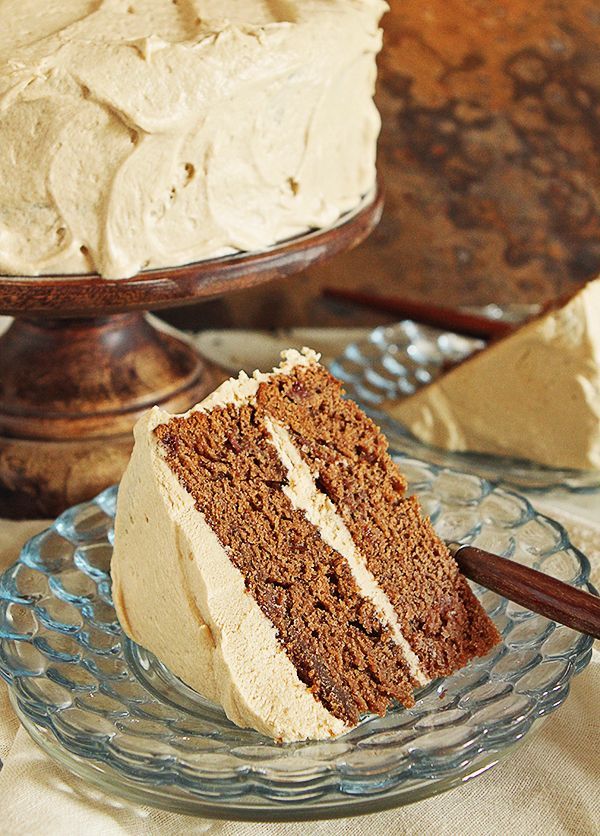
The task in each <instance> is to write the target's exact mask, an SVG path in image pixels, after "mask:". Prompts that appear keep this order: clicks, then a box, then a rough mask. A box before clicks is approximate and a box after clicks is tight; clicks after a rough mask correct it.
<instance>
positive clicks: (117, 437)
mask: <svg viewBox="0 0 600 836" xmlns="http://www.w3.org/2000/svg"><path fill="white" fill-rule="evenodd" d="M211 388H212V385H211V381H209V380H208V376H207V373H206V369H205V366H204V364H203V362H202V360H201V359H200V357H199V356H198V354H197V353H196V351H195V350H194V349H193V347H192V346H191V345H189V344H188V343H186V342H184V341H182V340H179V339H177V338H176V337H174V336H173V335H172V334H171V333H167V332H165V331H162V330H159V329H158V328H156V327H155V326H154V325H153V324H151V323H150V322H149V321H148V320H147V319H146V318H145V317H144V315H143V314H140V313H133V314H116V315H112V316H106V317H99V318H96V319H54V320H53V319H45V320H42V319H19V320H15V321H14V322H13V324H12V325H11V327H10V328H9V330H8V331H7V332H6V333H5V334H4V336H2V337H1V338H0V510H1V513H2V514H4V515H9V516H11V517H40V516H42V517H47V516H55V515H56V514H57V513H59V512H60V511H62V510H64V509H65V508H66V507H68V506H69V505H72V504H73V503H75V502H81V501H82V500H84V499H89V498H91V497H93V496H94V495H95V494H96V493H98V491H100V490H102V489H103V488H105V487H107V486H108V485H111V484H113V483H114V482H117V481H118V480H119V478H120V476H121V474H122V472H123V469H124V467H125V465H126V463H127V460H128V458H129V454H130V452H131V447H132V440H133V439H132V435H131V429H132V427H133V424H134V423H135V421H136V420H137V418H138V417H139V415H141V414H142V413H143V412H144V411H145V410H146V409H148V408H149V407H151V406H152V405H154V404H159V405H161V406H164V407H165V408H166V409H169V410H170V411H182V410H185V409H187V408H188V407H189V406H191V405H192V404H193V403H195V402H196V401H198V400H200V399H201V398H202V396H203V395H205V394H206V393H207V392H208V391H209V390H210V389H211Z"/></svg>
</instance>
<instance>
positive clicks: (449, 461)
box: [329, 305, 600, 493]
mask: <svg viewBox="0 0 600 836" xmlns="http://www.w3.org/2000/svg"><path fill="white" fill-rule="evenodd" d="M513 308H514V310H513ZM470 310H473V311H478V312H480V313H481V312H483V313H484V314H487V315H491V316H492V317H493V318H495V319H499V318H503V319H506V320H508V321H518V319H519V318H521V317H522V316H523V314H524V312H525V311H526V310H527V308H526V306H512V307H509V308H507V309H504V310H503V309H501V308H499V307H498V306H495V305H493V306H486V307H485V308H482V309H475V308H471V309H470ZM482 346H483V343H482V342H481V341H480V340H476V339H471V338H469V337H463V336H460V335H458V334H454V333H453V332H450V331H441V330H438V329H437V328H430V327H428V326H425V325H421V324H419V323H417V322H413V321H412V320H403V321H402V322H399V323H397V324H396V325H390V326H380V327H378V328H375V329H374V330H373V331H372V332H371V333H370V334H369V336H368V337H367V338H365V339H364V340H361V341H359V342H355V343H351V344H350V345H348V346H347V348H346V349H345V351H344V353H343V355H342V356H341V357H338V358H337V359H335V360H334V361H333V362H332V363H330V364H329V368H330V370H331V372H332V374H334V375H335V376H336V377H339V378H340V380H342V381H343V382H344V385H345V387H346V390H347V392H348V395H349V396H350V397H352V398H354V399H355V400H356V401H357V402H358V403H360V405H361V407H362V408H363V409H364V410H365V411H366V412H367V413H368V414H369V415H370V416H371V417H372V418H373V420H374V421H376V422H377V423H378V424H379V426H380V427H381V428H382V429H383V431H384V433H385V434H386V435H387V437H388V439H389V441H390V445H391V447H392V448H393V450H394V451H397V452H399V453H403V454H405V455H408V456H414V457H415V458H419V459H423V460H425V461H430V462H432V463H433V464H436V465H439V466H442V467H451V468H454V469H456V470H464V471H468V472H470V473H477V474H478V475H479V476H482V477H483V478H484V479H489V480H490V481H493V482H497V483H499V484H504V485H508V486H510V487H513V488H516V489H518V490H526V491H531V492H535V493H546V492H550V491H566V492H569V493H595V492H597V491H598V490H600V471H594V470H569V469H565V468H551V467H546V466H544V465H540V464H538V463H536V462H532V461H528V460H525V459H516V458H511V457H509V456H495V455H487V454H483V453H471V452H456V453H453V452H449V451H447V450H443V449H441V448H439V447H433V446H431V445H428V444H425V443H423V442H422V441H419V439H417V438H415V436H414V435H412V433H411V432H410V431H409V430H408V429H407V428H406V427H405V426H403V425H402V424H401V423H400V422H399V421H396V420H395V419H393V418H391V417H390V416H389V415H388V414H387V413H385V412H384V411H382V410H381V409H380V408H379V405H380V404H381V402H382V401H383V400H385V399H388V398H391V397H396V398H400V397H402V396H403V395H409V394H411V393H412V392H414V391H415V390H416V389H418V388H420V387H421V386H424V385H426V384H427V383H429V382H431V381H432V380H435V379H436V378H437V377H439V376H440V374H441V373H442V371H443V368H444V364H445V363H447V362H457V361H460V360H462V359H464V358H466V357H468V356H469V355H470V354H472V353H473V351H475V350H477V349H478V348H481V347H482Z"/></svg>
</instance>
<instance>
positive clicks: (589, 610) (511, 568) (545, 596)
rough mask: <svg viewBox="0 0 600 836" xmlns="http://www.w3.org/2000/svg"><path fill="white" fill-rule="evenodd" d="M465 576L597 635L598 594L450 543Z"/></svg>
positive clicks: (599, 631) (599, 617) (599, 633)
mask: <svg viewBox="0 0 600 836" xmlns="http://www.w3.org/2000/svg"><path fill="white" fill-rule="evenodd" d="M450 551H451V552H452V554H453V556H454V559H455V560H456V562H457V563H458V567H459V569H460V571H461V572H462V573H463V575H465V577H467V578H470V579H471V580H472V581H475V582H476V583H480V584H481V585H482V586H485V587H487V588H488V589H491V590H492V592H497V593H498V594H499V595H503V596H504V597H505V598H508V599H510V600H511V601H515V602H516V603H517V604H521V606H523V607H527V609H529V610H532V611H533V612H536V613H539V614H540V615H543V616H545V617H546V618H551V619H552V620H553V621H557V622H558V623H559V624H564V625H565V626H566V627H571V628H572V629H573V630H579V632H580V633H587V634H588V635H589V636H593V637H594V638H595V639H600V597H598V596H597V595H592V594H591V593H590V592H585V591H584V590H582V589H577V588H576V587H574V586H570V585H569V584H568V583H563V581H559V580H557V579H556V578H552V577H550V575H545V574H544V573H543V572H538V571H537V570H536V569H531V568H529V567H528V566H522V565H521V564H520V563H515V561H513V560H509V559H508V558H506V557H499V556H498V555H496V554H491V553H490V552H486V551H483V549H477V548H475V547H474V546H460V545H457V544H453V545H451V546H450Z"/></svg>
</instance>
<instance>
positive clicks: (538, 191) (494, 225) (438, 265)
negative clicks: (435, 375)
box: [166, 0, 600, 328]
mask: <svg viewBox="0 0 600 836" xmlns="http://www.w3.org/2000/svg"><path fill="white" fill-rule="evenodd" d="M391 5H392V10H391V12H390V13H389V14H388V15H387V17H386V19H385V47H384V51H383V54H382V56H381V61H380V66H381V73H380V84H379V91H378V96H377V101H378V105H379V108H380V110H381V113H382V117H383V131H382V136H381V145H380V172H381V174H382V177H383V179H384V181H385V185H386V191H387V203H386V210H385V214H384V218H383V221H382V223H381V225H380V227H379V229H378V230H377V231H376V232H375V234H374V235H372V237H371V238H370V240H369V241H368V242H367V243H366V244H364V245H363V246H361V247H360V248H359V249H358V250H356V251H354V252H353V253H349V254H347V255H344V256H341V257H338V258H336V259H334V260H333V261H331V262H330V263H329V264H327V265H325V266H323V267H320V268H318V269H313V270H311V271H310V272H309V273H308V274H305V275H304V276H301V277H299V278H294V279H291V280H287V281H285V282H281V283H279V284H274V285H270V286H268V287H266V288H261V289H257V290H252V291H245V292H243V293H239V294H234V295H232V296H230V297H228V298H223V299H221V300H218V301H216V302H210V303H207V304H204V305H202V306H195V307H194V308H192V309H188V310H187V311H175V312H171V313H170V314H167V315H166V316H167V318H168V319H170V320H171V321H173V322H176V323H177V324H180V325H185V326H188V327H195V328H203V327H228V326H233V327H273V326H287V325H302V324H313V325H318V324H321V325H327V324H332V325H333V324H340V325H346V324H351V323H364V324H368V323H377V322H380V321H385V320H386V316H385V315H384V314H381V313H373V312H366V311H363V310H361V309H359V308H356V307H354V306H351V305H346V304H340V303H333V302H330V301H324V300H323V299H321V298H320V288H321V287H323V286H324V285H336V286H347V287H352V288H362V289H370V290H373V291H380V292H386V293H396V294H402V295H406V296H408V297H410V298H414V299H420V300H425V299H430V300H432V301H435V302H441V303H450V304H460V303H466V302H469V303H487V302H490V301H495V302H500V303H502V302H510V301H518V302H543V301H546V300H548V299H550V298H552V297H554V296H557V295H560V294H562V293H564V292H567V291H568V290H569V289H571V288H573V287H575V286H576V284H577V283H578V282H581V281H582V280H584V279H586V278H588V277H590V276H592V275H593V274H595V273H597V272H600V213H599V211H598V210H599V204H600V0H568V2H566V0H504V1H503V2H498V0H426V1H425V0H391ZM388 319H389V318H388Z"/></svg>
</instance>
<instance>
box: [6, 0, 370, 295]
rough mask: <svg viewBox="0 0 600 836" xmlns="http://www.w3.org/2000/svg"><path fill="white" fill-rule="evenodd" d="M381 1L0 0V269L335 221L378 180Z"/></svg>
mask: <svg viewBox="0 0 600 836" xmlns="http://www.w3.org/2000/svg"><path fill="white" fill-rule="evenodd" d="M385 8H386V7H385V4H384V3H383V2H381V0H301V1H300V0H273V2H270V1H268V0H48V2H45V3H43V11H42V6H40V3H39V0H0V148H1V149H2V153H1V154H0V274H2V273H4V274H10V275H20V276H29V275H31V276H35V275H39V274H69V273H87V272H98V273H100V274H101V275H102V276H105V277H107V278H112V279H118V278H125V277H129V276H133V275H134V274H136V273H138V272H139V271H140V270H143V269H150V268H157V267H167V266H175V265H181V264H185V263H188V262H193V261H197V260H199V259H204V258H208V257H212V256H218V255H223V254H225V253H229V252H233V251H237V250H260V249H264V248H265V247H268V246H270V245H272V244H274V243H275V242H277V241H281V240H282V239H285V238H288V237H290V236H294V235H296V234H298V233H301V232H304V231H306V230H307V229H310V228H315V227H326V226H329V225H331V224H332V223H333V222H334V221H336V220H337V219H338V218H339V216H340V215H341V214H342V213H344V212H346V211H347V210H350V209H352V208H353V207H355V206H356V205H357V204H358V203H359V202H360V199H361V196H363V195H365V194H366V193H368V192H369V191H370V190H371V189H372V187H373V185H374V182H375V152H376V143H377V136H378V133H379V128H380V120H379V115H378V113H377V111H376V109H375V105H374V104H373V99H372V97H373V92H374V86H375V77H376V66H375V57H376V54H377V52H378V51H379V49H380V46H381V33H380V31H379V28H378V24H379V18H380V17H381V15H382V13H383V11H384V10H385Z"/></svg>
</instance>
